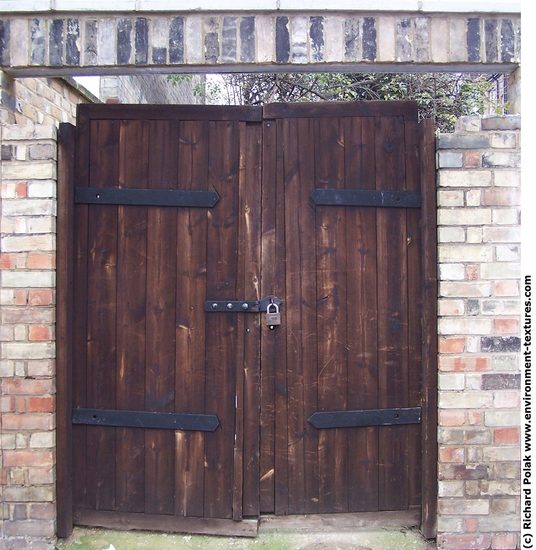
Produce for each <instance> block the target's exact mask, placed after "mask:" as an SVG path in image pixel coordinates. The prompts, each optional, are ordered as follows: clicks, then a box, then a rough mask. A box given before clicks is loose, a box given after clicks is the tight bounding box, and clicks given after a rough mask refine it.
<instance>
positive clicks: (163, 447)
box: [145, 120, 178, 514]
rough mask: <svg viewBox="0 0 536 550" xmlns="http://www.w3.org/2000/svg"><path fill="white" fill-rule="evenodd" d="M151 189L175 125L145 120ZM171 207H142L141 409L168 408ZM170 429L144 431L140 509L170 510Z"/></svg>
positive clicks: (166, 174) (172, 166)
mask: <svg viewBox="0 0 536 550" xmlns="http://www.w3.org/2000/svg"><path fill="white" fill-rule="evenodd" d="M148 125H149V127H148V132H149V138H148V139H149V144H150V151H149V158H148V162H149V174H150V180H149V181H148V184H149V187H150V188H151V189H169V188H172V187H175V186H176V181H177V141H178V125H177V123H175V122H168V121H163V120H162V121H150V122H149V123H148ZM176 217H177V214H176V210H175V209H172V208H158V207H149V208H148V209H147V291H146V292H147V303H146V307H145V310H146V342H147V344H146V349H145V363H146V372H145V410H147V411H157V412H173V410H174V405H175V287H176V280H177V275H176V267H177V266H176V257H177V231H176ZM174 458H175V434H174V432H173V431H172V430H146V432H145V512H147V513H150V514H173V513H174V492H175V491H174V487H175V467H174Z"/></svg>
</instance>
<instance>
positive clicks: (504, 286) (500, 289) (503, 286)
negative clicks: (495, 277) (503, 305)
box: [493, 281, 519, 296]
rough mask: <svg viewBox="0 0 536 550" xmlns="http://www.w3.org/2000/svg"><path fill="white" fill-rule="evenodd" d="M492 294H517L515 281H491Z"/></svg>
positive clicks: (517, 289)
mask: <svg viewBox="0 0 536 550" xmlns="http://www.w3.org/2000/svg"><path fill="white" fill-rule="evenodd" d="M493 296H519V286H518V282H517V281H497V282H495V283H493Z"/></svg>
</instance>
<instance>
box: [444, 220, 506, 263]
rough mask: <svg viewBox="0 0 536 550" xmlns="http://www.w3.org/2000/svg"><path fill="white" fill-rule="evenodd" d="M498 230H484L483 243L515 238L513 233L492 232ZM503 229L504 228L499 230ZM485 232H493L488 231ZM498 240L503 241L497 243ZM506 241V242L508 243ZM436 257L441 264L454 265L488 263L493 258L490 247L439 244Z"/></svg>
mask: <svg viewBox="0 0 536 550" xmlns="http://www.w3.org/2000/svg"><path fill="white" fill-rule="evenodd" d="M496 229H498V228H495V227H493V228H487V227H485V228H484V233H483V238H484V239H486V238H487V240H486V241H485V242H506V241H505V239H507V238H509V239H510V241H512V240H513V238H514V237H515V236H516V234H515V233H511V234H510V233H506V232H504V233H496V232H494V231H495V230H496ZM501 229H505V228H501ZM487 230H493V231H488V232H487V233H486V231H487ZM498 239H503V240H502V241H499V240H498ZM510 241H508V242H510ZM438 257H439V262H441V263H448V262H451V263H456V262H479V263H480V262H489V261H491V260H492V258H493V249H492V248H491V247H490V246H485V245H484V246H483V245H477V244H469V245H458V244H454V245H449V244H440V245H439V247H438Z"/></svg>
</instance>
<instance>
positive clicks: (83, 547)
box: [57, 526, 436, 550]
mask: <svg viewBox="0 0 536 550" xmlns="http://www.w3.org/2000/svg"><path fill="white" fill-rule="evenodd" d="M57 548H58V549H59V550H145V549H150V550H225V549H233V550H432V549H434V548H436V546H435V544H432V543H431V542H430V541H426V540H425V539H423V537H422V535H421V534H420V533H419V532H418V531H417V530H413V529H400V530H388V529H378V530H374V531H365V530H359V531H353V532H348V531H344V532H339V533H336V532H328V533H319V532H311V533H288V532H284V533H283V532H282V533H273V532H268V533H266V532H263V530H262V526H261V529H260V531H259V536H258V537H257V538H256V539H240V538H232V537H208V536H201V535H172V534H164V533H148V532H134V531H130V532H126V531H125V532H123V531H111V530H108V529H85V528H79V527H78V528H76V529H75V530H74V532H73V534H72V536H71V537H70V538H69V539H67V540H64V541H60V542H59V543H58V546H57Z"/></svg>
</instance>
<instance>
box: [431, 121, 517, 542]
mask: <svg viewBox="0 0 536 550" xmlns="http://www.w3.org/2000/svg"><path fill="white" fill-rule="evenodd" d="M437 156H438V167H439V175H438V183H439V187H438V205H439V209H438V225H439V229H438V238H439V278H440V285H439V335H440V340H439V351H440V357H439V432H438V438H439V518H438V520H439V525H438V527H439V532H440V535H439V537H438V547H439V548H444V549H456V548H460V549H467V548H474V549H487V548H497V549H499V548H501V549H514V548H516V543H517V536H518V531H519V494H520V465H519V460H520V447H519V437H520V433H519V421H520V418H519V406H520V390H519V386H520V374H519V362H518V361H519V358H518V352H519V350H520V339H519V331H520V316H519V312H520V303H519V277H520V263H519V262H520V256H519V254H520V250H519V249H520V246H519V242H520V228H519V217H520V209H519V163H520V159H519V117H518V116H509V117H489V118H484V119H479V118H476V117H464V118H462V119H461V120H460V121H459V122H458V128H457V131H456V132H455V133H454V134H443V135H441V136H440V137H439V140H438V154H437Z"/></svg>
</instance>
